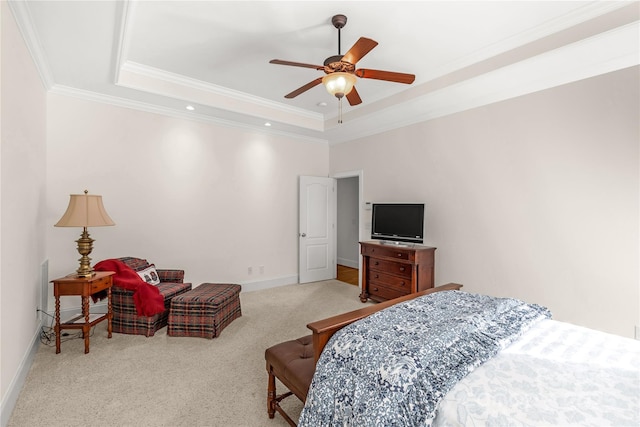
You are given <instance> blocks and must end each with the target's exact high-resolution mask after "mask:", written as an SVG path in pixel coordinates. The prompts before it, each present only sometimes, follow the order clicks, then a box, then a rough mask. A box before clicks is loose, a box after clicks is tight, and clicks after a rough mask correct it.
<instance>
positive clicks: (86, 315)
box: [82, 296, 91, 354]
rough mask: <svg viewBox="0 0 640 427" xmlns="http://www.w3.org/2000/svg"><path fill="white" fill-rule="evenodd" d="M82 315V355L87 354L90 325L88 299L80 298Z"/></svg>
mask: <svg viewBox="0 0 640 427" xmlns="http://www.w3.org/2000/svg"><path fill="white" fill-rule="evenodd" d="M82 314H84V325H82V336H83V337H84V354H87V353H89V335H90V334H89V332H90V329H91V324H90V323H89V297H86V296H83V297H82Z"/></svg>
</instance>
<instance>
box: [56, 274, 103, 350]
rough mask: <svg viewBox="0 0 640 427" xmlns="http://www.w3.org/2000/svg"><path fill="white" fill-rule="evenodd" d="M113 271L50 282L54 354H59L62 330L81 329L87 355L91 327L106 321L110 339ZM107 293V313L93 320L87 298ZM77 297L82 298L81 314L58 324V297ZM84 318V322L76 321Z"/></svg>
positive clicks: (74, 276)
mask: <svg viewBox="0 0 640 427" xmlns="http://www.w3.org/2000/svg"><path fill="white" fill-rule="evenodd" d="M114 274H115V272H113V271H97V272H96V273H95V274H94V275H93V276H91V277H77V276H76V275H75V274H72V275H69V276H66V277H61V278H60V279H55V280H52V281H51V283H53V295H54V296H55V298H56V326H55V329H54V330H55V333H56V354H58V353H60V333H61V331H62V330H63V329H82V336H83V337H84V353H85V354H87V353H89V332H90V331H91V327H92V326H94V325H96V324H98V323H100V322H102V321H103V320H105V319H107V331H108V337H109V338H111V331H112V329H111V319H112V318H113V314H112V312H111V285H112V277H111V276H113V275H114ZM103 290H106V291H107V313H106V314H104V315H102V316H99V317H97V318H95V319H91V318H90V315H89V297H90V296H91V295H93V294H95V293H96V292H100V291H103ZM69 295H79V296H80V297H82V314H81V315H79V316H76V317H74V318H72V319H70V320H69V321H67V322H65V323H62V324H61V323H60V296H69ZM82 318H84V322H79V323H77V322H76V321H77V320H80V319H82Z"/></svg>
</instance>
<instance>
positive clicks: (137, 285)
mask: <svg viewBox="0 0 640 427" xmlns="http://www.w3.org/2000/svg"><path fill="white" fill-rule="evenodd" d="M93 269H94V270H96V271H115V272H116V274H115V275H114V276H113V284H114V285H115V286H119V287H121V288H125V289H129V290H132V291H133V303H134V304H135V306H136V312H137V313H138V316H153V315H154V314H158V313H162V312H163V311H164V297H163V296H162V295H161V294H160V290H158V288H156V287H155V286H153V285H150V284H149V283H147V282H145V281H144V280H142V278H141V277H140V276H138V273H136V272H135V270H133V269H132V268H131V267H129V266H128V265H127V264H125V263H124V262H122V261H120V260H119V259H105V260H104V261H100V262H99V263H97V264H96V265H94V266H93Z"/></svg>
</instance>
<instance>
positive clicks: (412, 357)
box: [298, 285, 640, 427]
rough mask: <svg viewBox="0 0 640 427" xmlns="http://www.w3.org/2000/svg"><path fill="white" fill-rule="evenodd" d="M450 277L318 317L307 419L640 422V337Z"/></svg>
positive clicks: (329, 422)
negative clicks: (430, 287)
mask: <svg viewBox="0 0 640 427" xmlns="http://www.w3.org/2000/svg"><path fill="white" fill-rule="evenodd" d="M447 286H449V287H448V288H447V287H446V286H445V287H440V289H438V291H439V292H431V293H429V295H425V294H424V293H420V294H413V295H409V296H406V297H403V298H400V299H398V300H390V301H386V302H384V303H380V304H376V305H374V306H370V307H367V308H363V309H361V310H356V311H354V312H351V313H345V314H343V315H339V316H335V317H332V318H329V319H325V320H322V321H319V322H314V323H311V324H309V325H308V327H309V328H310V329H311V330H312V331H313V344H314V353H315V358H316V370H315V373H314V376H313V380H312V383H311V386H310V388H309V392H308V394H307V396H306V403H305V406H304V409H303V411H302V413H301V415H300V420H299V423H298V425H299V426H301V427H302V426H313V427H320V426H338V425H340V426H414V425H434V426H481V425H504V426H507V425H508V426H514V425H518V426H528V425H531V426H539V425H563V426H565V425H575V426H586V425H594V426H606V425H610V426H638V425H640V342H639V341H635V340H632V339H629V338H623V337H619V336H615V335H611V334H606V333H603V332H599V331H595V330H591V329H587V328H582V327H578V326H575V325H571V324H568V323H563V322H559V321H555V320H552V319H551V314H550V313H549V311H548V310H547V309H546V308H544V307H540V306H537V305H535V304H526V303H524V302H522V301H518V300H515V299H509V298H493V297H489V296H484V295H477V294H471V293H467V292H463V291H460V290H455V289H459V288H460V285H447ZM456 286H457V287H456ZM451 289H453V290H451Z"/></svg>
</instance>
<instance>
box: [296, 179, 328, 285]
mask: <svg viewBox="0 0 640 427" xmlns="http://www.w3.org/2000/svg"><path fill="white" fill-rule="evenodd" d="M335 189H336V180H335V179H333V178H326V177H317V176H301V177H300V188H299V191H300V210H299V222H300V226H299V230H298V239H299V248H300V249H299V273H298V274H299V279H298V281H299V282H300V283H307V282H317V281H318V280H328V279H335V278H336V256H335V250H336V249H335V242H336V190H335Z"/></svg>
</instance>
